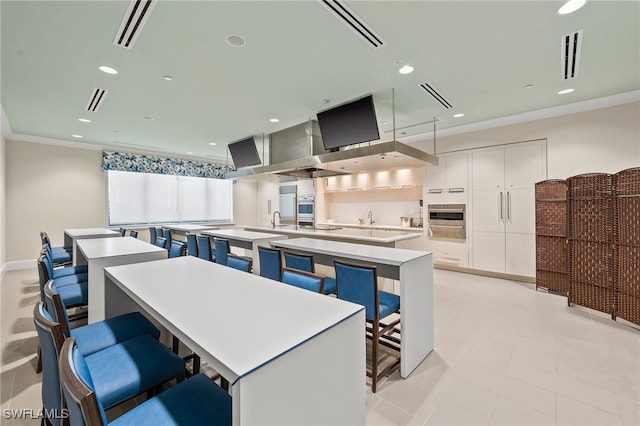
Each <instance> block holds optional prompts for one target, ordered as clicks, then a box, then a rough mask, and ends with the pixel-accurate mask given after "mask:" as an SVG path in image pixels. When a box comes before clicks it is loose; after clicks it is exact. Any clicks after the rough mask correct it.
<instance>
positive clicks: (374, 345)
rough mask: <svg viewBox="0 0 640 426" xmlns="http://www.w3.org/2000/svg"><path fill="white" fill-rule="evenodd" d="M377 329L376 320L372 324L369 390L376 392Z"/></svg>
mask: <svg viewBox="0 0 640 426" xmlns="http://www.w3.org/2000/svg"><path fill="white" fill-rule="evenodd" d="M378 331H379V324H378V322H377V321H375V322H374V324H373V330H372V334H373V336H372V337H373V338H372V339H371V392H373V393H376V388H377V385H378Z"/></svg>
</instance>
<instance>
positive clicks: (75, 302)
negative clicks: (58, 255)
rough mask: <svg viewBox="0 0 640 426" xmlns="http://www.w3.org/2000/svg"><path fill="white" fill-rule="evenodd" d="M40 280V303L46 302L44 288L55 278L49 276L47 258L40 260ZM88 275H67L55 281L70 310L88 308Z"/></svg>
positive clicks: (42, 257)
mask: <svg viewBox="0 0 640 426" xmlns="http://www.w3.org/2000/svg"><path fill="white" fill-rule="evenodd" d="M37 263H38V278H39V280H40V301H41V302H44V287H45V285H46V284H47V282H48V281H49V280H52V279H53V278H52V277H51V275H49V269H48V268H47V266H46V265H47V261H46V256H40V257H39V258H38V262H37ZM87 277H88V274H75V275H67V276H62V277H58V278H55V279H53V281H54V283H55V286H56V288H58V289H59V292H60V297H62V299H63V300H64V302H65V305H66V306H67V307H68V308H76V307H80V306H86V305H87V303H89V291H88V280H87Z"/></svg>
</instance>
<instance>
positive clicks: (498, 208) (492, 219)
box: [467, 189, 505, 232]
mask: <svg viewBox="0 0 640 426" xmlns="http://www.w3.org/2000/svg"><path fill="white" fill-rule="evenodd" d="M504 197H505V194H504V192H503V191H498V190H495V189H488V190H474V191H473V198H472V203H473V222H472V225H473V232H476V231H491V232H504V217H505V211H504ZM467 220H468V219H467Z"/></svg>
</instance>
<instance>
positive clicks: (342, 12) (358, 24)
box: [319, 0, 386, 49]
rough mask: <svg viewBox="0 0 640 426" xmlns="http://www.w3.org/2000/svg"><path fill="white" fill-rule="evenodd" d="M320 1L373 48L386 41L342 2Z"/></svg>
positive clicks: (334, 0) (336, 0)
mask: <svg viewBox="0 0 640 426" xmlns="http://www.w3.org/2000/svg"><path fill="white" fill-rule="evenodd" d="M319 1H320V3H322V5H323V6H324V7H325V8H326V9H327V10H328V11H329V12H331V13H332V14H333V15H334V16H335V17H336V18H338V20H340V21H341V22H342V23H343V24H344V25H346V26H347V27H348V28H349V29H350V30H351V31H353V32H354V33H356V35H357V36H358V37H360V38H361V39H363V40H364V41H366V42H367V43H368V44H369V45H370V46H371V47H373V48H374V49H378V48H380V47H382V46H384V45H385V44H386V43H385V41H384V40H382V38H381V37H380V36H378V35H377V34H376V33H374V32H373V30H372V29H371V28H370V27H369V26H368V25H367V24H366V23H365V22H364V21H363V20H362V19H361V18H360V17H359V16H358V15H356V13H355V12H354V11H353V10H351V9H349V8H348V7H347V6H346V5H345V4H344V2H342V1H339V0H319Z"/></svg>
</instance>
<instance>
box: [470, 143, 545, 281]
mask: <svg viewBox="0 0 640 426" xmlns="http://www.w3.org/2000/svg"><path fill="white" fill-rule="evenodd" d="M544 158H545V145H544V142H543V141H535V142H526V143H522V144H514V145H512V146H509V147H506V148H499V149H488V150H482V151H476V152H473V153H472V154H471V169H472V185H473V189H472V199H471V205H472V209H471V210H472V224H471V228H472V265H471V266H472V268H474V269H481V270H485V271H493V272H501V273H507V274H513V275H522V276H528V277H533V276H535V258H536V253H535V194H534V184H535V183H536V182H538V181H541V180H544V179H545V176H546V167H545V164H546V163H545V161H544Z"/></svg>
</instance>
